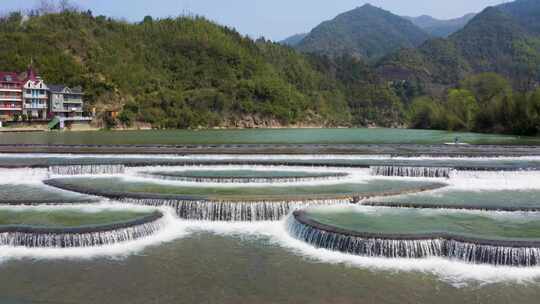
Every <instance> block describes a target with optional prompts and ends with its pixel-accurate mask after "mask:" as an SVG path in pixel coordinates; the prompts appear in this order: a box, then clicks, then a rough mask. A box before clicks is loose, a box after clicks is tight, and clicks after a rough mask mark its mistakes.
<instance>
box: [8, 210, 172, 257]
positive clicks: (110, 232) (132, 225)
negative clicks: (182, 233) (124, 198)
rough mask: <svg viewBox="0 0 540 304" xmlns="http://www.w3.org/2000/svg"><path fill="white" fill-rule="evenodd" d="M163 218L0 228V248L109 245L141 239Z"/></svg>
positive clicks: (158, 216) (156, 226) (162, 223)
mask: <svg viewBox="0 0 540 304" xmlns="http://www.w3.org/2000/svg"><path fill="white" fill-rule="evenodd" d="M162 217H163V214H161V213H154V214H152V215H150V216H147V217H144V218H141V219H138V220H135V221H130V222H124V223H116V224H111V225H104V226H96V227H80V228H33V227H29V226H20V227H17V226H7V227H0V246H23V247H29V248H36V247H40V248H75V247H92V246H104V245H113V244H117V243H122V242H128V241H133V240H137V239H140V238H144V237H147V236H150V235H152V234H154V233H156V232H157V231H158V230H160V229H161V228H162V227H163V226H164V222H163V220H162Z"/></svg>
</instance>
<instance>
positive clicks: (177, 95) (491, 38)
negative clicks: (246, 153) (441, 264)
mask: <svg viewBox="0 0 540 304" xmlns="http://www.w3.org/2000/svg"><path fill="white" fill-rule="evenodd" d="M537 12H538V3H537V2H536V0H535V1H531V0H518V1H515V2H511V3H508V4H505V5H502V6H498V7H494V8H488V9H486V10H484V11H483V12H482V13H480V14H478V15H477V16H476V17H475V18H473V19H472V20H471V21H470V22H469V23H468V24H467V25H466V26H465V27H464V28H463V29H461V30H459V31H457V32H456V33H454V34H452V35H450V36H449V37H448V38H433V39H429V40H427V41H425V42H424V43H422V41H424V40H426V39H427V37H428V35H427V34H426V33H424V32H423V31H422V30H421V29H419V28H418V27H416V26H415V25H413V24H412V23H411V22H410V21H407V20H405V19H403V18H401V17H399V16H395V15H392V14H391V13H389V12H386V11H384V10H381V9H378V8H375V7H373V6H370V5H366V6H364V7H361V8H358V9H356V10H353V11H351V12H348V13H345V14H343V15H340V16H338V17H337V18H336V19H335V20H333V21H329V22H326V23H323V24H322V25H321V26H319V27H318V28H316V29H314V30H313V31H312V32H311V33H310V34H309V35H308V36H307V37H305V38H304V39H303V40H302V42H301V43H300V44H299V45H298V46H297V48H299V49H301V50H304V51H306V52H299V51H298V50H296V49H295V48H291V47H288V46H284V45H282V44H279V43H272V42H270V41H266V40H264V39H259V40H257V41H254V40H252V39H250V38H248V37H245V36H242V35H240V34H239V33H237V32H236V31H235V30H234V29H231V28H227V27H223V26H220V25H217V24H215V23H213V22H210V21H208V20H206V19H204V18H202V17H178V18H167V19H159V20H153V19H152V18H151V17H146V18H145V19H144V20H143V21H142V22H138V23H128V22H124V21H119V20H114V19H111V18H107V17H104V16H97V17H95V16H93V15H92V13H91V12H78V11H74V10H65V11H64V12H61V13H47V14H31V16H22V15H21V14H20V13H13V14H10V15H8V16H6V17H3V18H0V45H2V47H0V70H7V71H24V70H25V69H26V68H27V66H28V64H29V63H30V61H31V60H32V59H33V62H34V67H35V68H37V69H38V71H39V72H40V74H41V75H42V76H43V78H44V79H45V80H46V81H47V82H49V83H64V84H66V85H69V86H75V85H82V86H83V88H84V90H85V92H86V100H87V101H88V102H87V104H88V106H89V107H90V108H96V109H97V110H98V112H99V113H106V111H108V110H114V111H120V115H119V117H118V119H116V120H115V119H110V118H109V116H108V115H105V114H103V115H101V118H103V120H104V121H105V122H108V123H109V124H111V125H113V124H119V123H121V124H124V125H129V124H131V123H133V122H135V121H137V122H144V123H148V124H151V125H152V126H153V127H155V128H207V127H274V126H291V125H293V126H307V125H310V126H367V125H376V126H411V127H418V128H436V129H452V130H473V131H480V132H505V133H515V134H527V135H534V134H539V132H540V89H538V85H539V83H540V55H539V54H540V31H539V28H538V26H537V25H538V24H540V20H539V19H540V14H538V13H537ZM351 25H352V27H351ZM368 29H369V30H368ZM310 44H311V45H312V46H314V47H315V49H309V50H308V49H304V48H305V47H306V46H307V45H310ZM417 45H418V46H417ZM415 46H417V47H415ZM385 54H386V55H385ZM383 55H384V56H383ZM381 56H383V57H382V58H380V59H377V58H379V57H381Z"/></svg>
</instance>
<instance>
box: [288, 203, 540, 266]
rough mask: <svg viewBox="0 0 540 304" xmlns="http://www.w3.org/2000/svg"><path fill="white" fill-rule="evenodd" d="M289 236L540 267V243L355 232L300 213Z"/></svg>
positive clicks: (383, 252) (369, 251)
mask: <svg viewBox="0 0 540 304" xmlns="http://www.w3.org/2000/svg"><path fill="white" fill-rule="evenodd" d="M287 229H288V231H289V233H290V234H291V235H292V236H293V237H295V238H297V239H299V240H302V241H305V242H307V243H309V244H311V245H313V246H315V247H317V248H325V249H329V250H333V251H339V252H343V253H348V254H355V255H360V256H368V257H387V258H428V257H445V258H449V259H453V260H460V261H463V262H468V263H475V264H490V265H496V266H503V265H504V266H522V267H529V266H537V265H540V242H521V241H516V242H514V241H498V240H475V239H468V238H465V237H458V236H452V235H450V234H431V235H418V236H405V235H382V234H380V235H379V234H370V233H359V232H352V231H347V230H343V229H339V228H336V227H331V226H327V225H324V224H320V223H318V222H316V221H313V220H311V219H309V218H307V217H306V215H305V213H304V212H303V211H296V212H294V214H293V215H292V216H290V217H289V218H288V219H287Z"/></svg>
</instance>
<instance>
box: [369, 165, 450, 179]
mask: <svg viewBox="0 0 540 304" xmlns="http://www.w3.org/2000/svg"><path fill="white" fill-rule="evenodd" d="M452 170H453V169H452V168H446V167H405V166H371V167H370V173H371V175H375V176H399V177H428V178H449V177H450V173H451V172H452Z"/></svg>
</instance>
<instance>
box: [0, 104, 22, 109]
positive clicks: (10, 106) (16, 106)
mask: <svg viewBox="0 0 540 304" xmlns="http://www.w3.org/2000/svg"><path fill="white" fill-rule="evenodd" d="M0 108H4V109H7V108H13V109H15V108H16V109H20V108H22V105H21V104H9V103H0Z"/></svg>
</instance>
